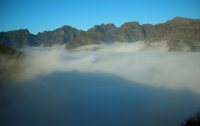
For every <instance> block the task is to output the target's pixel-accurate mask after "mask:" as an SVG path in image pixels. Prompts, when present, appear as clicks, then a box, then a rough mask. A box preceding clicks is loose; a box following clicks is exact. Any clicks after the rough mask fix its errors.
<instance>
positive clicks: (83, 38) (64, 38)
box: [0, 17, 200, 51]
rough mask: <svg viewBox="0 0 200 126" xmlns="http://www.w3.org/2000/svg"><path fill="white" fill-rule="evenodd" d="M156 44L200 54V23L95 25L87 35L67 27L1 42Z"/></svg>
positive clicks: (6, 36)
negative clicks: (164, 42)
mask: <svg viewBox="0 0 200 126" xmlns="http://www.w3.org/2000/svg"><path fill="white" fill-rule="evenodd" d="M139 40H140V41H146V42H147V44H151V43H152V42H159V41H166V42H167V45H168V47H169V50H180V51H181V50H183V47H184V50H185V49H186V50H188V51H200V20H199V19H187V18H181V17H176V18H174V19H172V20H169V21H167V22H165V23H161V24H156V25H152V24H143V25H140V24H139V23H138V22H127V23H124V24H123V25H121V26H120V27H116V26H115V25H114V24H101V25H95V26H94V27H92V28H90V29H89V30H87V31H82V30H77V29H75V28H72V27H70V26H63V27H61V28H58V29H56V30H53V31H45V32H43V33H39V34H37V35H32V34H30V33H29V31H28V30H18V31H11V32H1V33H0V42H1V43H3V44H6V45H8V46H11V47H15V48H21V47H23V46H38V45H44V46H51V45H54V44H66V49H71V48H75V47H79V46H83V45H91V44H99V43H102V42H105V43H110V42H115V41H118V42H135V41H139Z"/></svg>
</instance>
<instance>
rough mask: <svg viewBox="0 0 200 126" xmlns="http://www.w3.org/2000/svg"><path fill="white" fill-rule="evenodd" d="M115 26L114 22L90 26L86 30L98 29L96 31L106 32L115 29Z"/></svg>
mask: <svg viewBox="0 0 200 126" xmlns="http://www.w3.org/2000/svg"><path fill="white" fill-rule="evenodd" d="M115 28H116V26H115V25H114V24H111V23H109V24H101V25H95V26H94V27H92V28H90V29H89V30H88V31H98V32H108V31H112V30H113V29H115Z"/></svg>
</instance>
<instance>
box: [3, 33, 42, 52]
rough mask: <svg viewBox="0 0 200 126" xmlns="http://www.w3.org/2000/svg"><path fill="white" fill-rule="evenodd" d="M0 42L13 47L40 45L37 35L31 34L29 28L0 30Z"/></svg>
mask: <svg viewBox="0 0 200 126" xmlns="http://www.w3.org/2000/svg"><path fill="white" fill-rule="evenodd" d="M0 42H1V44H4V45H7V46H9V47H13V48H22V47H24V46H37V45H38V41H37V40H36V37H35V35H33V34H31V33H30V32H29V31H28V30H27V29H21V30H15V31H9V32H0Z"/></svg>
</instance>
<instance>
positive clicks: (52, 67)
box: [21, 42, 200, 93]
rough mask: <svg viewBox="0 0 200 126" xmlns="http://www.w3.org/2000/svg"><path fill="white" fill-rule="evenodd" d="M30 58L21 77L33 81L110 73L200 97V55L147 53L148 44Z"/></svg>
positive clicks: (36, 51) (47, 52)
mask: <svg viewBox="0 0 200 126" xmlns="http://www.w3.org/2000/svg"><path fill="white" fill-rule="evenodd" d="M23 51H24V52H25V53H26V54H28V55H29V56H30V57H29V58H28V60H27V61H26V62H27V63H25V64H27V66H26V69H25V71H24V72H23V73H22V75H21V77H22V78H21V79H22V80H26V79H33V78H35V77H37V76H40V75H47V74H50V73H52V72H55V71H74V70H77V71H79V72H92V73H106V74H111V75H115V76H119V77H121V78H124V79H127V80H129V81H133V82H139V83H142V84H144V85H149V86H153V87H165V88H171V89H179V90H192V91H195V92H198V93H200V77H199V75H200V66H199V65H200V53H199V52H168V51H167V47H165V45H164V43H163V45H161V44H160V45H157V48H151V49H147V48H146V47H145V44H144V42H136V43H114V44H111V45H90V46H84V47H81V48H78V49H76V50H74V51H65V49H64V46H62V47H50V48H40V47H35V48H26V49H24V50H23Z"/></svg>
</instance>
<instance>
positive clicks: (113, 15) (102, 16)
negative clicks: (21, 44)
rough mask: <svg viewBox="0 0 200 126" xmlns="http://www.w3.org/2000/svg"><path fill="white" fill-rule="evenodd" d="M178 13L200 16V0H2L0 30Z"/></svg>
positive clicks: (82, 25) (84, 25)
mask: <svg viewBox="0 0 200 126" xmlns="http://www.w3.org/2000/svg"><path fill="white" fill-rule="evenodd" d="M175 16H182V17H188V18H200V0H0V31H9V30H16V29H22V28H23V29H24V28H27V29H29V31H30V32H31V33H34V34H36V33H37V32H43V31H44V30H53V29H55V28H58V27H61V26H63V25H70V26H73V27H76V28H77V29H83V30H87V29H88V28H90V27H92V26H93V25H95V24H102V23H114V24H115V25H116V26H120V25H121V24H123V23H124V22H127V21H139V22H140V23H141V24H144V23H153V24H155V23H161V22H165V21H166V20H168V19H171V18H173V17H175Z"/></svg>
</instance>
